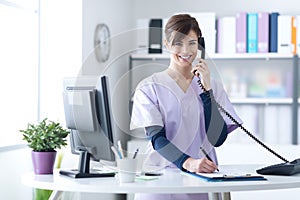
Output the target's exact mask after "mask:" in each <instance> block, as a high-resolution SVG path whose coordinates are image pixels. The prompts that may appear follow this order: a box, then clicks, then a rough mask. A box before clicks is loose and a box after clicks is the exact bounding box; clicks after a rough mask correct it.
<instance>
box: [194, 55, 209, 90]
mask: <svg viewBox="0 0 300 200" xmlns="http://www.w3.org/2000/svg"><path fill="white" fill-rule="evenodd" d="M196 59H197V58H196ZM192 73H193V74H195V75H196V76H198V77H199V76H200V77H201V83H202V85H203V87H204V88H205V89H206V90H210V89H211V85H210V71H209V68H208V66H207V63H206V62H205V60H204V59H202V58H199V63H197V64H196V65H195V66H194V67H193V69H192Z"/></svg>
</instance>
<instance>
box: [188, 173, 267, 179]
mask: <svg viewBox="0 0 300 200" xmlns="http://www.w3.org/2000/svg"><path fill="white" fill-rule="evenodd" d="M183 173H185V174H187V175H191V176H194V177H197V178H201V179H203V180H205V181H207V182H225V181H266V180H267V179H266V178H265V177H263V176H260V175H252V174H224V173H219V172H215V173H194V172H189V171H183Z"/></svg>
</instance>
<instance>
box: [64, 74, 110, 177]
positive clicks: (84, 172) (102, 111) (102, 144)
mask: <svg viewBox="0 0 300 200" xmlns="http://www.w3.org/2000/svg"><path fill="white" fill-rule="evenodd" d="M63 99H64V111H65V119H66V126H67V127H68V128H69V129H70V145H71V151H72V153H73V154H79V155H80V157H79V165H78V169H74V170H60V174H62V175H67V176H70V177H74V178H85V177H110V176H114V173H99V172H94V171H92V170H91V169H90V160H91V159H92V160H95V161H100V160H105V161H115V157H114V154H113V152H112V150H111V146H112V145H113V144H114V139H113V137H114V135H113V126H112V118H111V110H110V96H109V88H108V78H107V76H100V77H98V78H96V77H78V78H69V79H67V78H66V79H64V91H63Z"/></svg>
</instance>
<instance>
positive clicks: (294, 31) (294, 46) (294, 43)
mask: <svg viewBox="0 0 300 200" xmlns="http://www.w3.org/2000/svg"><path fill="white" fill-rule="evenodd" d="M296 23H297V22H296V17H294V16H292V27H291V29H292V30H291V31H292V40H291V43H292V53H293V55H296V54H297V35H296V34H297V24H296Z"/></svg>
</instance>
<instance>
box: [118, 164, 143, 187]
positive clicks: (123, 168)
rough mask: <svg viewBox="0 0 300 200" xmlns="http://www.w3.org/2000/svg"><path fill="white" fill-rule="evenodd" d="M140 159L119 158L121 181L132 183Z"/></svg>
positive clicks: (119, 176)
mask: <svg viewBox="0 0 300 200" xmlns="http://www.w3.org/2000/svg"><path fill="white" fill-rule="evenodd" d="M137 165H138V159H133V158H123V159H117V168H118V178H119V181H120V183H132V182H134V180H135V176H136V172H137Z"/></svg>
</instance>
